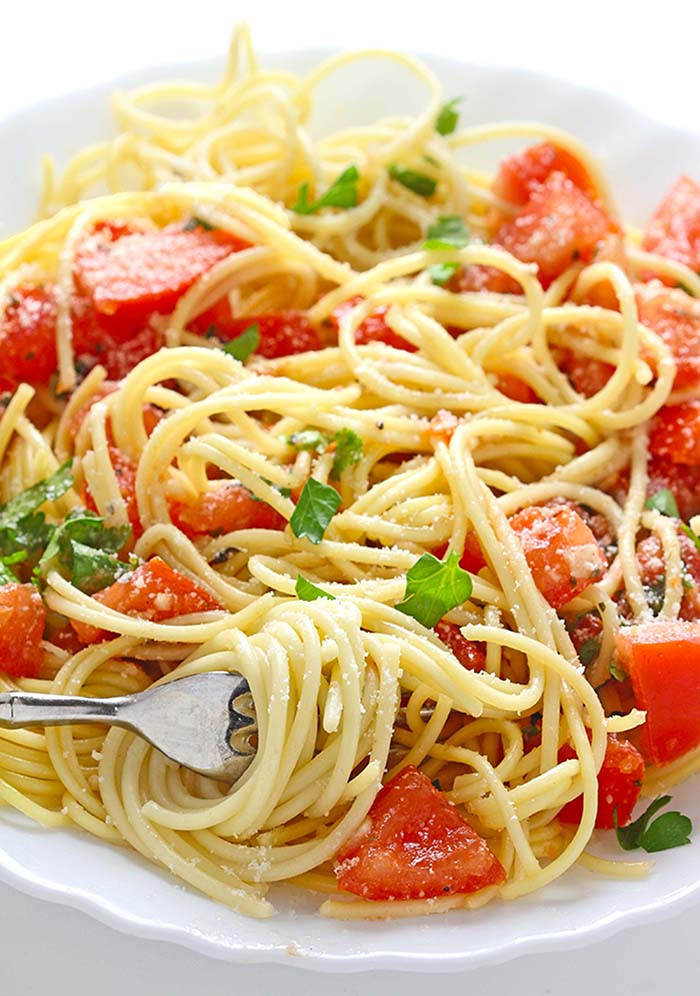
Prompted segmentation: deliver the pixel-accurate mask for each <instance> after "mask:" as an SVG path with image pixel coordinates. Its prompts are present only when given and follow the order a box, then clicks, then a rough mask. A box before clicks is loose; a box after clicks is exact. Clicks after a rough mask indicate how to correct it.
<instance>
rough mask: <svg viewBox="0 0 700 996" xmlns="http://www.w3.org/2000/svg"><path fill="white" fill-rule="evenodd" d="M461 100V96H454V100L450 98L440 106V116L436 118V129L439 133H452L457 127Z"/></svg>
mask: <svg viewBox="0 0 700 996" xmlns="http://www.w3.org/2000/svg"><path fill="white" fill-rule="evenodd" d="M461 100H462V98H461V97H453V98H452V100H448V101H447V102H446V103H444V104H443V105H442V107H441V108H440V111H439V113H438V116H437V118H436V119H435V131H436V132H437V133H438V135H451V134H452V132H453V131H454V130H455V128H456V127H457V122H458V121H459V111H458V110H457V104H459V102H460V101H461Z"/></svg>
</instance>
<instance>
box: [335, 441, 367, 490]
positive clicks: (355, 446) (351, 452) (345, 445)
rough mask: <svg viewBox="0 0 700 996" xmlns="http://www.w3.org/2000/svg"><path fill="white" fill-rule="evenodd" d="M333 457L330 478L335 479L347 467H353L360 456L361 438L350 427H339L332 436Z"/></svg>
mask: <svg viewBox="0 0 700 996" xmlns="http://www.w3.org/2000/svg"><path fill="white" fill-rule="evenodd" d="M333 441H334V442H335V457H334V458H333V466H332V467H331V479H332V480H333V481H337V480H338V478H339V477H340V475H341V474H342V472H343V471H344V470H345V469H346V468H347V467H354V466H355V464H356V463H357V462H358V461H359V460H360V459H361V457H362V440H361V439H360V437H359V436H358V435H357V433H356V432H353V431H352V429H341V430H340V432H336V434H335V436H334V437H333Z"/></svg>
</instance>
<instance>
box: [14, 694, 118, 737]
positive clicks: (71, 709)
mask: <svg viewBox="0 0 700 996" xmlns="http://www.w3.org/2000/svg"><path fill="white" fill-rule="evenodd" d="M130 700H131V696H127V695H121V696H114V697H113V698H109V699H93V698H87V697H84V696H82V695H41V694H36V693H32V692H3V693H2V694H0V727H4V728H5V729H11V730H12V729H16V728H18V727H22V726H65V725H68V724H70V723H108V724H109V725H111V726H124V727H127V728H128V729H130V728H131V724H130V723H129V722H128V721H127V720H126V718H125V717H123V716H121V715H120V712H121V710H122V709H123V708H124V706H126V705H128V704H129V703H130Z"/></svg>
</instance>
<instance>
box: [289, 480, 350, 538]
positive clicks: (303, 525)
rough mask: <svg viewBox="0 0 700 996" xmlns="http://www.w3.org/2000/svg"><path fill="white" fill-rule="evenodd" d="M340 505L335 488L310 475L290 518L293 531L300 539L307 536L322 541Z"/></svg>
mask: <svg viewBox="0 0 700 996" xmlns="http://www.w3.org/2000/svg"><path fill="white" fill-rule="evenodd" d="M339 506H340V495H339V494H338V492H337V491H336V490H335V488H332V487H331V486H330V485H329V484H321V482H320V481H317V480H316V478H315V477H310V478H309V479H308V481H307V482H306V484H305V485H304V490H303V491H302V492H301V494H300V496H299V501H298V502H297V504H296V508H295V509H294V512H293V514H292V517H291V519H290V520H289V525H290V526H291V527H292V532H293V533H294V535H295V536H296V537H297V538H298V539H301V538H302V537H303V536H306V537H307V538H308V539H310V540H311V542H312V543H320V542H321V540H322V539H323V536H324V533H325V532H326V529H327V528H328V524H329V523H330V521H331V519H332V518H333V516H334V515H335V513H336V512H337V511H338V507H339Z"/></svg>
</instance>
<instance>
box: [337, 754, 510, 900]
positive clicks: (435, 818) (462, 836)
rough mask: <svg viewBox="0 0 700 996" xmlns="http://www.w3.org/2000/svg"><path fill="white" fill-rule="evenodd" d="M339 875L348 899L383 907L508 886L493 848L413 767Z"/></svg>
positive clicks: (355, 842)
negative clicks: (393, 902)
mask: <svg viewBox="0 0 700 996" xmlns="http://www.w3.org/2000/svg"><path fill="white" fill-rule="evenodd" d="M335 873H336V876H337V878H338V885H339V886H340V888H341V889H343V890H344V891H345V892H352V893H354V894H355V895H357V896H362V898H363V899H377V900H381V899H423V898H426V899H427V898H431V897H433V896H442V895H446V894H449V893H470V892H476V891H477V890H479V889H483V888H485V887H486V886H487V885H500V884H501V883H503V882H505V879H506V875H505V872H504V870H503V867H502V866H501V864H500V862H499V861H498V860H497V859H496V857H495V856H494V855H493V853H492V852H491V851H490V850H489V848H488V846H487V844H486V842H485V841H484V840H483V839H482V838H481V837H480V836H479V835H478V834H477V833H476V831H475V830H473V829H472V828H471V827H470V826H469V824H468V823H467V822H466V820H464V819H462V817H461V816H460V815H459V813H458V812H457V810H456V809H455V807H454V806H453V805H451V803H449V802H448V801H447V799H446V798H445V796H444V795H442V793H441V792H438V790H437V789H436V788H435V787H434V785H432V783H431V782H430V780H429V779H428V778H426V776H425V775H424V774H422V773H421V772H420V771H418V769H417V768H415V767H413V766H408V767H406V768H404V769H403V770H402V771H400V772H399V774H398V775H396V776H395V777H394V778H392V780H391V781H390V782H388V783H387V784H386V785H385V786H384V788H383V789H382V790H381V791H380V793H379V795H378V796H377V798H376V799H375V800H374V804H373V805H372V808H371V809H370V811H369V814H368V816H367V820H366V821H365V823H364V824H363V825H362V827H361V828H360V831H359V832H358V834H357V835H356V836H355V837H354V838H353V839H352V840H351V841H349V843H348V844H346V845H345V847H344V848H343V849H342V850H341V851H340V853H339V854H338V865H337V866H336V869H335Z"/></svg>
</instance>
